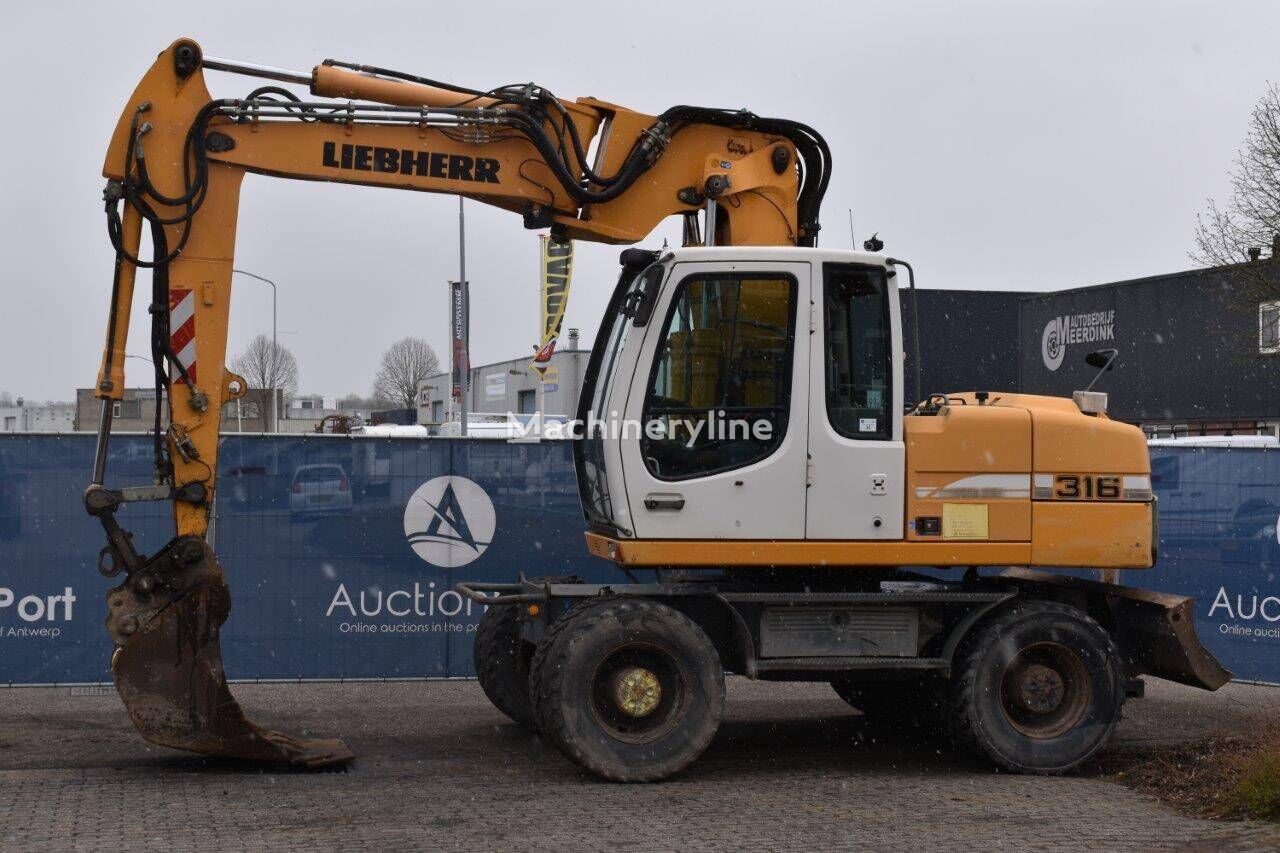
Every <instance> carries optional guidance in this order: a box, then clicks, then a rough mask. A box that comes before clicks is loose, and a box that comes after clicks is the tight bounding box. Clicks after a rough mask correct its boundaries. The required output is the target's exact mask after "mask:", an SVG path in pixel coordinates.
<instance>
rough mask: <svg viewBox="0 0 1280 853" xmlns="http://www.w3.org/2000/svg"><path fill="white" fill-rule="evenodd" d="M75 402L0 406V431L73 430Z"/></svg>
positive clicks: (18, 403) (23, 402) (22, 403)
mask: <svg viewBox="0 0 1280 853" xmlns="http://www.w3.org/2000/svg"><path fill="white" fill-rule="evenodd" d="M75 428H76V406H75V403H27V402H26V401H24V400H23V399H22V398H21V397H19V398H18V402H17V404H16V405H13V406H0V432H73V431H74V430H75Z"/></svg>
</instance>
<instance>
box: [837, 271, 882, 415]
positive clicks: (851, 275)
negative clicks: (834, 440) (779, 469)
mask: <svg viewBox="0 0 1280 853" xmlns="http://www.w3.org/2000/svg"><path fill="white" fill-rule="evenodd" d="M887 291H888V283H887V282H886V280H885V273H884V270H883V269H882V268H879V267H867V266H860V265H856V264H826V265H825V269H824V272H823V330H824V333H825V335H826V345H827V348H826V353H825V354H824V370H825V372H826V383H825V384H826V389H827V417H828V418H829V419H830V420H831V426H832V427H833V428H834V429H835V431H836V432H838V433H840V435H842V436H844V437H845V438H856V439H887V438H891V437H892V434H891V431H892V428H893V426H892V425H893V420H892V418H891V417H890V413H889V406H890V403H891V400H892V396H893V395H892V394H891V393H890V392H891V390H892V389H891V388H890V384H889V383H890V378H891V377H892V375H893V373H892V353H893V349H892V345H891V340H890V329H889V301H888V297H887Z"/></svg>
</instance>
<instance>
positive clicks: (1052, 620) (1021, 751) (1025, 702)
mask: <svg viewBox="0 0 1280 853" xmlns="http://www.w3.org/2000/svg"><path fill="white" fill-rule="evenodd" d="M1124 698H1125V693H1124V665H1123V662H1122V660H1121V657H1120V653H1119V651H1118V650H1117V648H1116V644H1115V642H1114V641H1113V640H1112V639H1111V636H1110V635H1109V634H1108V633H1107V632H1106V631H1105V630H1104V629H1103V628H1102V626H1101V625H1099V624H1098V623H1097V622H1096V621H1095V620H1094V619H1093V618H1091V617H1090V616H1089V615H1088V614H1087V613H1085V612H1083V611H1081V610H1077V609H1076V608H1074V607H1069V606H1067V605H1064V604H1058V603H1055V602H1049V601H1035V600H1023V601H1018V602H1016V603H1014V604H1013V605H1012V606H1011V607H1009V609H1007V610H1004V611H1002V612H1001V613H1000V614H998V615H997V616H995V617H994V618H992V619H991V620H989V621H988V622H987V623H986V624H985V625H983V626H982V627H981V628H980V629H979V630H978V631H977V633H975V634H974V635H973V637H972V638H971V639H970V640H969V641H968V642H967V644H966V646H965V647H964V648H963V649H962V650H961V652H960V654H959V655H958V656H957V659H956V665H955V668H954V670H953V675H952V683H951V697H950V704H951V708H950V714H949V715H948V726H949V728H950V733H951V735H952V737H953V738H954V740H955V741H956V743H957V744H958V745H960V746H963V747H967V748H968V749H970V750H971V751H973V752H975V753H977V754H978V755H980V756H982V757H984V758H986V759H987V760H989V761H992V762H994V763H995V764H998V765H1000V766H1001V767H1003V768H1005V769H1007V770H1012V771H1014V772H1018V773H1040V774H1059V773H1066V772H1068V771H1070V770H1072V769H1074V768H1076V767H1078V766H1079V765H1080V764H1081V763H1082V762H1084V761H1086V760H1087V759H1088V758H1089V757H1090V756H1092V755H1093V754H1094V753H1096V752H1097V751H1098V750H1099V749H1101V748H1102V747H1103V746H1104V745H1105V744H1106V743H1107V741H1108V740H1109V739H1110V738H1111V735H1112V733H1113V732H1114V731H1115V727H1116V724H1117V723H1118V722H1119V721H1120V710H1121V706H1122V705H1123V704H1124Z"/></svg>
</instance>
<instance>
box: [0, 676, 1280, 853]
mask: <svg viewBox="0 0 1280 853" xmlns="http://www.w3.org/2000/svg"><path fill="white" fill-rule="evenodd" d="M233 689H234V690H235V692H236V694H237V695H238V696H239V697H240V699H241V701H242V703H243V704H244V705H245V706H246V708H248V709H249V711H250V715H251V716H252V717H256V718H258V719H260V720H261V721H263V722H267V723H271V724H276V725H279V726H281V727H282V728H289V729H292V730H305V731H307V732H308V733H312V734H317V735H332V734H341V735H342V736H344V737H345V738H346V739H347V741H348V743H349V744H350V745H351V746H352V747H353V748H354V749H355V751H356V752H357V754H358V755H359V758H358V760H357V762H356V763H355V764H354V765H353V766H352V767H351V769H350V770H348V771H347V772H344V773H319V774H314V773H313V774H307V773H295V772H279V771H273V772H265V771H263V770H262V769H261V768H258V767H254V766H251V765H247V764H242V763H237V762H229V761H214V760H206V759H200V758H195V757H186V756H184V755H182V754H179V753H175V752H171V751H168V750H164V749H160V748H155V747H150V746H148V745H147V744H145V743H143V742H142V741H141V740H140V739H139V738H138V737H137V736H136V735H135V734H134V733H133V730H132V729H131V727H130V725H129V722H128V719H127V717H126V716H125V713H124V710H123V708H122V707H121V705H120V702H119V700H118V699H117V698H116V696H115V695H114V692H105V695H82V694H83V693H85V692H86V691H84V690H76V689H71V688H25V689H8V690H5V689H0V845H2V846H3V847H4V848H6V849H24V850H30V849H84V850H89V849H92V850H102V849H129V850H151V849H155V850H174V851H181V850H187V849H191V850H195V849H201V850H208V849H218V848H238V849H245V848H270V849H282V850H287V849H314V848H320V849H327V848H338V847H341V848H345V849H366V848H387V847H392V846H395V847H407V846H414V847H422V848H431V849H476V848H498V849H504V850H518V849H534V848H546V849H557V850H596V849H600V850H603V849H610V850H617V849H631V850H643V851H648V850H664V849H666V850H682V851H684V850H744V849H806V850H827V849H841V850H843V849H886V850H888V849H912V850H966V851H967V850H981V849H1011V850H1035V851H1039V850H1047V851H1052V850H1093V849H1099V850H1118V849H1144V848H1145V849H1153V848H1154V849H1168V848H1178V849H1180V850H1214V851H1226V850H1275V849H1280V833H1277V831H1276V829H1275V828H1274V827H1271V826H1267V825H1262V824H1253V823H1233V822H1211V821H1204V820H1197V819H1194V818H1189V817H1184V816H1180V815H1178V814H1175V813H1173V812H1172V811H1170V810H1168V809H1167V808H1165V807H1164V806H1162V805H1160V804H1159V803H1158V802H1156V801H1155V800H1153V799H1151V798H1150V797H1147V796H1144V795H1141V794H1138V793H1135V792H1133V791H1130V790H1128V789H1126V788H1123V787H1120V786H1118V785H1115V784H1112V783H1110V782H1108V781H1105V780H1103V779H1100V778H1095V777H1091V776H1090V775H1088V774H1085V775H1081V776H1073V777H1067V778H1049V779H1046V778H1036V777H1028V776H1014V775H1009V774H1002V773H996V772H993V771H992V770H991V769H990V768H988V767H985V766H983V765H981V764H979V763H977V762H975V761H973V760H970V759H968V758H966V757H963V756H960V755H956V754H954V753H952V752H949V751H947V750H946V749H945V748H943V747H941V746H939V745H938V744H936V743H932V742H929V741H926V740H917V739H913V738H910V737H905V736H902V735H896V734H892V733H889V732H885V731H883V730H880V729H879V728H878V727H877V726H875V725H873V724H871V723H870V721H868V720H867V719H865V718H863V717H861V716H860V715H858V714H857V713H856V712H854V711H852V710H851V709H849V708H848V707H847V706H845V705H844V704H843V703H841V702H840V701H839V700H838V699H836V698H834V696H833V694H832V693H831V692H830V690H829V688H827V687H826V686H825V685H789V684H766V683H752V682H747V681H745V680H741V679H733V680H731V682H730V689H729V700H728V706H727V709H726V720H725V723H724V725H723V726H722V728H721V730H720V734H719V736H718V737H717V738H716V740H715V742H714V743H713V744H712V746H711V747H710V749H709V750H708V751H707V753H706V754H705V755H704V756H703V757H702V759H701V760H700V761H699V762H698V763H697V764H696V765H694V766H693V767H692V768H691V769H690V770H688V771H686V772H685V773H684V774H682V775H681V776H679V777H678V778H676V779H673V780H670V781H668V782H665V783H662V784H656V785H617V784H610V783H603V782H599V781H596V780H595V779H593V778H591V777H589V776H587V775H585V774H583V773H582V772H580V771H579V770H577V769H576V768H575V767H574V766H573V765H571V764H569V763H568V762H567V761H566V760H564V759H563V758H562V757H561V756H560V755H559V754H558V753H557V752H556V751H555V750H554V749H552V748H550V747H548V746H547V745H546V744H545V743H544V742H542V741H541V740H540V739H538V738H537V737H535V736H533V735H531V734H528V733H526V732H524V731H523V730H521V729H519V728H517V727H516V726H514V725H512V724H510V723H508V722H507V721H506V718H505V717H503V716H502V715H500V714H499V713H498V712H497V711H495V710H494V709H493V708H492V707H491V706H490V705H489V704H488V702H487V701H486V700H485V698H484V696H483V694H482V693H481V692H480V689H479V687H478V686H477V685H476V684H475V683H474V682H469V681H459V682H393V683H361V684H272V685H236V686H235V687H234V688H233ZM90 692H92V691H90ZM1126 711H1127V718H1126V720H1125V721H1124V722H1123V723H1122V724H1121V726H1120V728H1119V730H1118V734H1117V743H1119V744H1125V745H1137V746H1156V745H1159V744H1161V743H1168V742H1173V741H1176V740H1178V739H1180V738H1187V737H1195V736H1200V735H1204V734H1208V733H1210V732H1211V731H1214V732H1231V733H1248V732H1250V731H1256V730H1257V729H1258V727H1259V726H1261V725H1262V724H1263V723H1264V722H1266V721H1267V720H1275V719H1277V711H1280V688H1265V687H1253V686H1249V685H1230V686H1228V687H1227V688H1226V689H1224V690H1223V691H1220V692H1219V693H1217V694H1212V695H1209V694H1202V693H1199V692H1198V691H1193V690H1190V689H1187V688H1182V687H1178V686H1176V685H1168V684H1164V683H1159V682H1151V683H1150V684H1149V689H1148V698H1146V699H1144V700H1141V701H1136V702H1131V703H1130V704H1129V705H1128V706H1127V707H1126Z"/></svg>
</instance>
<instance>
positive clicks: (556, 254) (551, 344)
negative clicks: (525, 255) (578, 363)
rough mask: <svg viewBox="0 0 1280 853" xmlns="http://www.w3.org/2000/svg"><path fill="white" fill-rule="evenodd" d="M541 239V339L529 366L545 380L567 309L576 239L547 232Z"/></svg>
mask: <svg viewBox="0 0 1280 853" xmlns="http://www.w3.org/2000/svg"><path fill="white" fill-rule="evenodd" d="M538 239H539V240H541V241H542V258H541V260H542V263H541V269H540V270H539V273H540V276H539V277H540V278H541V280H542V292H541V294H540V296H541V298H540V299H539V303H540V307H541V314H542V325H541V327H540V331H541V333H542V337H541V339H540V340H539V341H538V352H537V354H536V355H534V357H533V363H532V364H530V365H529V367H530V369H531V370H533V371H534V372H535V373H537V374H538V376H540V377H542V381H543V382H546V381H547V368H548V367H550V366H551V356H552V355H554V354H555V351H556V342H557V341H558V340H559V339H560V326H561V324H562V323H563V322H564V309H565V305H566V304H567V303H568V301H569V279H570V278H571V277H572V275H573V242H572V241H570V240H565V241H563V242H561V241H560V240H557V239H556V238H554V237H548V236H546V235H543V236H541V237H539V238H538Z"/></svg>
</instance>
